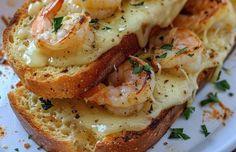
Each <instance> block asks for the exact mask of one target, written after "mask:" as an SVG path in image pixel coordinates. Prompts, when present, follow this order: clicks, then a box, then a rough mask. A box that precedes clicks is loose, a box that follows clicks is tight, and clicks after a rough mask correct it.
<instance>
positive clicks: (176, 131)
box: [169, 128, 190, 140]
mask: <svg viewBox="0 0 236 152" xmlns="http://www.w3.org/2000/svg"><path fill="white" fill-rule="evenodd" d="M169 139H183V140H188V139H190V137H189V136H188V135H186V134H185V133H184V129H183V128H171V134H170V136H169Z"/></svg>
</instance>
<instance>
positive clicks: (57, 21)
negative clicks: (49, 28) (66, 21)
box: [53, 17, 64, 32]
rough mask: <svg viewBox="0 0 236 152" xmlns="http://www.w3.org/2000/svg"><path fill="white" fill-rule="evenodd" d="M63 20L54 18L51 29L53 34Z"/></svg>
mask: <svg viewBox="0 0 236 152" xmlns="http://www.w3.org/2000/svg"><path fill="white" fill-rule="evenodd" d="M63 18H64V17H56V18H54V19H53V28H54V31H53V32H57V31H58V30H59V29H60V28H61V26H62V21H63Z"/></svg>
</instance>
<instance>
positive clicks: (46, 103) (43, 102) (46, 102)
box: [39, 98, 53, 110]
mask: <svg viewBox="0 0 236 152" xmlns="http://www.w3.org/2000/svg"><path fill="white" fill-rule="evenodd" d="M39 100H40V101H41V106H42V108H43V109H44V110H48V109H50V108H51V107H52V106H53V104H52V102H51V101H50V100H48V99H47V100H45V99H43V98H39Z"/></svg>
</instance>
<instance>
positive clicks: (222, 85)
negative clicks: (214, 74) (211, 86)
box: [215, 80, 230, 91]
mask: <svg viewBox="0 0 236 152" xmlns="http://www.w3.org/2000/svg"><path fill="white" fill-rule="evenodd" d="M215 86H216V88H218V89H220V90H222V91H226V90H229V89H230V85H229V83H228V82H227V81H226V80H222V81H219V82H216V83H215Z"/></svg>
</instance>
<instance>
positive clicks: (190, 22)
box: [174, 0, 228, 33]
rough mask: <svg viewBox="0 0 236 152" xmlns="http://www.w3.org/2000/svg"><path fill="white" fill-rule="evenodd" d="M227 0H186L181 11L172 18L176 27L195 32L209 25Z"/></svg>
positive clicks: (201, 30) (199, 31)
mask: <svg viewBox="0 0 236 152" xmlns="http://www.w3.org/2000/svg"><path fill="white" fill-rule="evenodd" d="M227 2H228V0H188V2H187V4H186V5H185V7H184V9H183V11H182V13H181V14H180V15H178V16H177V18H176V19H175V20H174V25H175V26H176V27H185V28H188V29H191V30H193V31H194V32H196V33H201V32H203V30H204V29H206V26H209V27H210V26H211V24H212V22H211V19H212V17H214V16H215V15H216V14H218V13H220V10H221V8H223V7H225V6H226V5H227Z"/></svg>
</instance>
